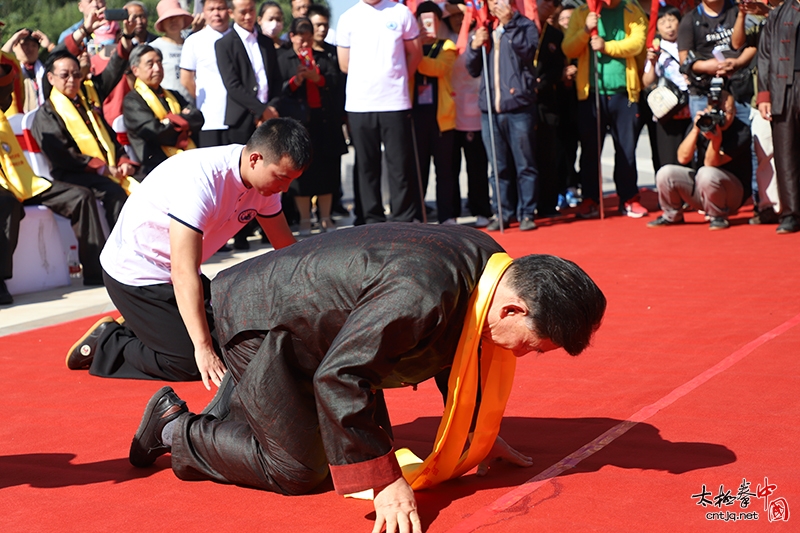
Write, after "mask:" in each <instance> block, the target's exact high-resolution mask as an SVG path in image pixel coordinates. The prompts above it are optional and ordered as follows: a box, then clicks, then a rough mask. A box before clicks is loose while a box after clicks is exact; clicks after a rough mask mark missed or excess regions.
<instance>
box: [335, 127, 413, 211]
mask: <svg viewBox="0 0 800 533" xmlns="http://www.w3.org/2000/svg"><path fill="white" fill-rule="evenodd" d="M347 117H348V120H349V123H350V135H351V137H350V138H351V140H352V142H353V145H354V146H355V149H356V155H357V157H356V164H357V165H358V194H359V196H360V199H361V202H360V203H361V209H362V213H363V217H364V222H366V223H367V224H374V223H378V222H386V215H385V214H384V212H383V201H382V200H381V143H383V145H384V147H385V149H386V165H387V167H388V168H387V175H388V177H389V194H390V197H391V198H390V205H391V211H392V220H393V221H395V222H412V221H413V220H414V219H417V220H421V219H422V215H421V213H422V211H421V208H422V206H421V205H420V199H419V187H418V186H417V179H416V177H415V173H416V170H415V169H414V153H413V148H412V141H411V112H410V111H390V112H379V113H378V112H376V113H348V114H347Z"/></svg>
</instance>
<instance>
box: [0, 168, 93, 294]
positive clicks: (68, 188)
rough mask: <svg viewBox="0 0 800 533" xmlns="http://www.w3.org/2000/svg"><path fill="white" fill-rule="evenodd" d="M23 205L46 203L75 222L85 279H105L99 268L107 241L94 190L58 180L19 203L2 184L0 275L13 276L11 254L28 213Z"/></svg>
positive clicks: (0, 204)
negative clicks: (20, 224) (20, 226)
mask: <svg viewBox="0 0 800 533" xmlns="http://www.w3.org/2000/svg"><path fill="white" fill-rule="evenodd" d="M24 205H44V206H47V207H49V208H50V210H51V211H53V212H54V213H56V214H57V215H61V216H63V217H66V218H68V219H69V220H70V222H71V223H72V230H73V231H74V232H75V237H76V238H77V239H78V259H79V260H80V262H81V264H82V265H83V279H84V282H88V283H89V284H95V285H96V284H98V283H100V282H101V281H102V279H103V274H102V269H101V268H100V251H101V250H102V249H103V245H104V244H105V242H106V238H105V235H103V229H102V227H101V225H100V217H99V216H98V214H97V203H96V201H95V198H94V195H93V194H92V191H90V190H89V189H87V188H85V187H78V186H75V185H68V184H66V183H62V182H59V181H55V182H53V185H52V186H51V187H50V188H49V189H47V190H46V191H43V192H41V193H39V194H37V195H36V196H34V197H33V198H29V199H28V200H25V202H23V203H20V202H19V201H17V198H16V197H15V196H14V195H13V194H12V193H11V192H9V191H7V190H5V189H3V188H0V226H2V233H0V279H9V278H11V276H12V271H11V269H12V258H13V255H14V250H15V249H16V247H17V239H18V237H19V223H20V221H21V220H22V218H23V217H24V216H25V211H24V209H23V206H24Z"/></svg>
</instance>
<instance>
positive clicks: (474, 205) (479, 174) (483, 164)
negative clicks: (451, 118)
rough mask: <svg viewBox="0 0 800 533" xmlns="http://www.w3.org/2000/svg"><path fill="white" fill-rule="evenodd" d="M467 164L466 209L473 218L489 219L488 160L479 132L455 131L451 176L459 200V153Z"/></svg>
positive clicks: (490, 208)
mask: <svg viewBox="0 0 800 533" xmlns="http://www.w3.org/2000/svg"><path fill="white" fill-rule="evenodd" d="M462 151H463V152H464V160H465V161H466V163H467V187H468V189H469V190H468V191H467V207H468V208H469V212H470V214H472V215H473V216H476V217H477V216H482V217H486V218H489V217H490V216H492V206H491V204H490V203H489V158H487V157H486V149H485V148H484V146H483V137H482V136H481V132H480V131H456V132H455V140H454V142H453V176H455V186H456V190H455V194H456V197H457V198H458V199H459V201H460V199H461V191H460V190H459V183H458V177H459V175H460V174H461V152H462Z"/></svg>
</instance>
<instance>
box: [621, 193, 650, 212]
mask: <svg viewBox="0 0 800 533" xmlns="http://www.w3.org/2000/svg"><path fill="white" fill-rule="evenodd" d="M620 212H621V213H622V214H623V215H625V216H629V217H631V218H642V217H644V216H647V213H649V211H647V208H646V207H645V206H643V205H642V204H640V203H639V195H638V194H637V195H636V196H634V197H633V198H631V199H630V200H628V201H627V202H625V203H624V204H622V208H621V209H620Z"/></svg>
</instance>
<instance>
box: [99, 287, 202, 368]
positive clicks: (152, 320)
mask: <svg viewBox="0 0 800 533" xmlns="http://www.w3.org/2000/svg"><path fill="white" fill-rule="evenodd" d="M103 279H104V280H105V285H106V290H107V291H108V295H109V296H110V297H111V301H112V302H114V305H115V306H116V307H117V309H118V310H119V311H120V313H122V316H123V317H124V318H125V323H124V325H117V326H114V325H113V324H112V325H111V326H110V327H108V328H107V331H106V332H104V334H103V335H102V337H101V338H100V339H99V341H98V347H97V351H96V352H95V356H94V360H93V361H92V366H91V367H90V368H89V373H90V374H92V375H94V376H101V377H108V378H131V379H163V380H166V381H196V380H199V379H200V372H199V371H198V370H197V363H195V359H194V345H193V344H192V340H191V338H190V337H189V333H188V332H187V331H186V326H185V325H184V324H183V319H182V318H181V314H180V312H179V311H178V303H177V301H176V300H175V290H174V288H173V286H172V285H171V284H169V283H164V284H160V285H148V286H144V287H132V286H129V285H123V284H122V283H119V282H118V281H116V280H115V279H114V278H112V277H111V276H109V275H108V274H106V273H105V271H104V272H103ZM202 280H203V295H204V298H205V303H206V320H207V321H208V327H209V329H210V330H211V333H212V336H213V335H214V318H213V314H212V312H211V305H210V300H211V297H210V295H211V291H210V288H211V282H210V281H209V279H208V278H206V277H205V276H203V277H202ZM215 349H217V346H216V343H215Z"/></svg>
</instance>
